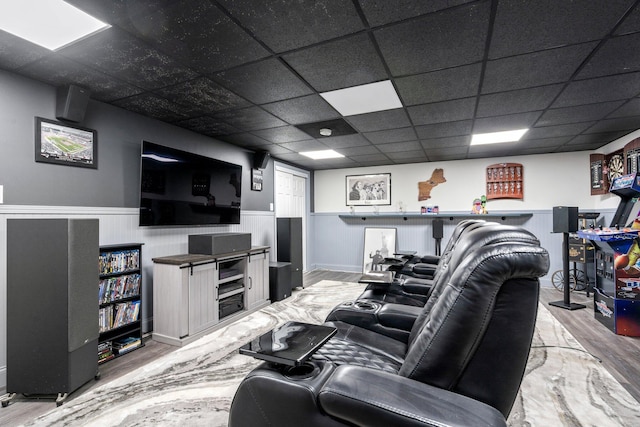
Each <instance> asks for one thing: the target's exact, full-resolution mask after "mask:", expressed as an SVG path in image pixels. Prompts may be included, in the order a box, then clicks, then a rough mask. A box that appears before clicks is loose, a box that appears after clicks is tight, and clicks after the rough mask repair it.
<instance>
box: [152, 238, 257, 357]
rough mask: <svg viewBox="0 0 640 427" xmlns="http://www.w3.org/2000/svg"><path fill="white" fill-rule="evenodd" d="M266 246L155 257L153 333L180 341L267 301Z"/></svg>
mask: <svg viewBox="0 0 640 427" xmlns="http://www.w3.org/2000/svg"><path fill="white" fill-rule="evenodd" d="M268 258H269V248H268V247H266V246H261V247H254V248H251V250H249V251H241V252H234V253H230V254H224V255H190V254H185V255H174V256H168V257H160V258H154V259H153V325H154V326H153V339H155V340H157V341H160V342H164V343H167V344H171V345H178V346H182V345H185V344H187V343H189V342H192V341H194V340H196V339H198V338H200V337H202V336H203V335H205V334H207V333H209V332H212V331H214V330H215V329H217V328H220V327H222V326H224V325H226V324H228V323H230V322H232V321H233V320H236V319H238V318H240V317H242V316H245V315H247V314H249V313H251V312H253V311H256V310H259V309H260V308H262V307H265V306H266V305H268V304H269V259H268Z"/></svg>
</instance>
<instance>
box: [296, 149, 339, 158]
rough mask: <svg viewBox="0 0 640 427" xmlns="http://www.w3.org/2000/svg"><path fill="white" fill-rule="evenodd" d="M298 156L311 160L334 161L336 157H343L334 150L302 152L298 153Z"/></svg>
mask: <svg viewBox="0 0 640 427" xmlns="http://www.w3.org/2000/svg"><path fill="white" fill-rule="evenodd" d="M300 154H302V155H303V156H307V157H309V158H312V159H313V160H322V159H336V158H338V157H344V156H343V155H342V154H340V153H338V152H337V151H334V150H320V151H303V152H300Z"/></svg>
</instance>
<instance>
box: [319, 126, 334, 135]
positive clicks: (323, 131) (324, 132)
mask: <svg viewBox="0 0 640 427" xmlns="http://www.w3.org/2000/svg"><path fill="white" fill-rule="evenodd" d="M332 133H333V131H332V130H331V129H329V128H322V129H320V135H322V136H331V134H332Z"/></svg>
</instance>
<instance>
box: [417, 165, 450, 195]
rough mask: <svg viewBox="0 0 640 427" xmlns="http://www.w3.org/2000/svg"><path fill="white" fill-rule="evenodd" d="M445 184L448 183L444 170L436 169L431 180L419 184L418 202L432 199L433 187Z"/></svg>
mask: <svg viewBox="0 0 640 427" xmlns="http://www.w3.org/2000/svg"><path fill="white" fill-rule="evenodd" d="M444 182H447V179H446V178H445V177H444V170H443V169H434V170H433V172H432V173H431V178H429V179H428V180H426V181H419V182H418V201H422V200H428V199H430V198H431V190H433V187H435V186H436V185H438V184H442V183H444Z"/></svg>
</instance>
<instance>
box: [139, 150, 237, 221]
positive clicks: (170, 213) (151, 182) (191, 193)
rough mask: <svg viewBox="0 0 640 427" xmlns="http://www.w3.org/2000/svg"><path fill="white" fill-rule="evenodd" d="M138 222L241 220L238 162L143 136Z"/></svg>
mask: <svg viewBox="0 0 640 427" xmlns="http://www.w3.org/2000/svg"><path fill="white" fill-rule="evenodd" d="M140 163H141V166H140V225H141V226H171V225H218V224H240V196H241V189H242V166H240V165H235V164H233V163H227V162H223V161H222V160H217V159H213V158H211V157H205V156H200V155H198V154H193V153H188V152H186V151H182V150H177V149H175V148H170V147H165V146H162V145H158V144H154V143H152V142H148V141H143V142H142V155H141V162H140Z"/></svg>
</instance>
